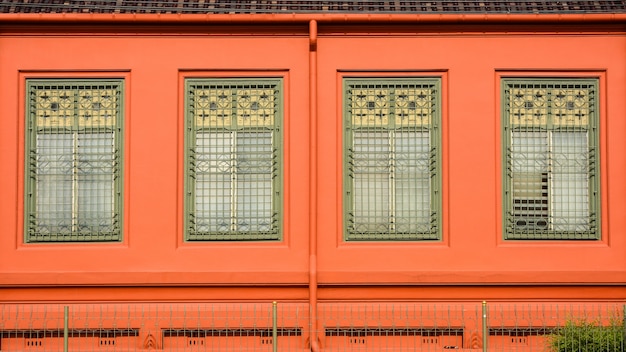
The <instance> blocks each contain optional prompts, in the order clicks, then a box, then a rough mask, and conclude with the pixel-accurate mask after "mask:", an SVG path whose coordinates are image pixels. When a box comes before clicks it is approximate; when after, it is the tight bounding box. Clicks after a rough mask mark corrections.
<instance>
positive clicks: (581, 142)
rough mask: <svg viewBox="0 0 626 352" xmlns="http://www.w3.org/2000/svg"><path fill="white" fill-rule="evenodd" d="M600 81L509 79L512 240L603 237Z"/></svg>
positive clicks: (506, 117) (507, 204)
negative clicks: (599, 109) (599, 220)
mask: <svg viewBox="0 0 626 352" xmlns="http://www.w3.org/2000/svg"><path fill="white" fill-rule="evenodd" d="M597 104H598V103H597V81H596V80H593V79H592V80H590V79H564V80H505V81H504V104H503V106H504V109H505V110H504V112H505V114H504V126H505V136H504V141H505V158H506V162H505V165H506V177H505V202H504V203H505V220H506V221H505V227H506V235H505V236H506V238H507V239H598V238H599V228H598V219H599V214H598V212H599V204H598V202H599V185H598V179H599V177H598V172H599V168H598V153H597V150H598V133H599V132H598V128H597V127H598V114H597Z"/></svg>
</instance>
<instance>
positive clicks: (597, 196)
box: [500, 76, 602, 241]
mask: <svg viewBox="0 0 626 352" xmlns="http://www.w3.org/2000/svg"><path fill="white" fill-rule="evenodd" d="M600 83H601V79H600V77H595V76H581V77H577V76H565V77H558V76H555V77H549V76H548V77H543V76H542V77H501V81H500V86H501V87H500V88H501V94H500V100H501V124H502V125H501V126H502V127H501V133H502V147H501V148H502V149H501V150H502V227H503V230H502V237H503V240H505V241H520V240H522V241H524V240H526V241H550V240H556V241H566V240H576V241H581V240H583V241H585V240H586V241H598V240H601V239H602V236H601V230H602V225H601V220H602V216H601V208H602V203H601V163H600V161H601V150H600V146H601V126H600V121H601V94H600V93H601V92H600ZM515 85H524V86H528V87H527V88H528V89H540V88H535V87H542V86H545V87H550V86H552V88H545V89H546V90H548V89H553V90H556V89H565V88H555V87H561V86H564V87H565V86H571V87H570V89H576V86H577V85H578V86H585V87H587V88H586V89H589V91H590V92H592V93H591V94H592V95H591V96H590V97H588V98H587V99H589V102H588V117H587V124H585V125H579V126H567V124H566V123H564V122H555V121H556V120H555V119H556V118H560V117H559V116H562V115H563V112H562V111H561V112H560V111H558V110H559V109H560V110H563V108H559V107H555V105H556V103H554V99H553V98H552V93H549V94H548V97H547V98H546V107H545V111H546V112H545V115H546V117H545V119H546V122H545V125H542V124H540V123H536V122H529V123H528V124H529V125H530V124H534V127H532V128H530V129H529V130H524V128H523V126H522V123H519V126H518V127H517V129H516V127H515V126H514V125H513V123H512V122H511V120H512V117H511V116H512V113H511V112H510V111H509V109H511V108H510V107H509V105H510V104H511V103H510V102H511V98H509V96H512V93H511V94H510V95H509V93H508V92H509V90H512V89H514V88H513V87H514V86H515ZM571 104H573V103H571ZM527 108H530V107H529V106H528V107H525V109H527ZM542 109H543V108H542ZM566 109H567V110H570V109H572V110H574V109H575V107H573V106H569V105H568V106H566ZM557 114H558V115H557ZM578 114H579V115H580V112H579V113H578ZM553 116H556V117H553ZM558 125H562V127H558ZM555 126H556V127H555ZM515 131H518V132H519V133H534V134H536V135H539V134H540V133H543V134H545V143H546V144H545V145H546V148H547V149H546V160H548V161H547V163H548V165H551V164H552V163H553V160H557V159H556V158H557V157H556V156H554V155H555V154H557V152H556V151H555V150H556V149H557V148H558V147H557V144H556V143H554V142H553V141H554V140H555V135H556V134H563V135H565V134H566V133H568V132H569V133H572V132H586V134H585V140H586V142H587V143H586V150H587V152H586V154H587V155H586V156H587V159H586V161H587V170H588V172H587V173H586V174H583V175H586V177H587V182H586V183H587V186H586V190H587V192H586V196H585V198H586V199H587V201H586V206H587V213H588V215H587V217H588V219H589V220H588V221H587V222H586V223H585V224H584V225H583V226H587V227H588V230H587V231H577V230H557V229H556V227H558V226H562V227H563V226H568V225H569V226H574V225H570V224H566V225H558V224H557V225H555V222H554V219H556V217H555V216H554V215H553V213H554V210H552V208H554V207H555V206H554V204H556V202H557V201H556V200H554V199H556V198H558V196H556V195H554V193H555V192H556V190H555V189H556V188H558V187H555V186H554V184H555V183H556V182H557V181H554V179H555V178H556V176H557V175H558V173H555V172H554V171H551V170H550V169H554V167H552V166H548V168H549V170H546V171H545V172H543V173H542V176H541V178H542V180H541V184H542V189H543V190H544V191H542V198H545V201H542V204H544V203H545V206H544V205H542V207H545V209H541V211H543V212H546V213H547V215H545V216H546V218H547V220H546V221H545V224H543V223H541V224H539V225H538V226H542V227H543V226H545V227H546V229H545V230H542V229H539V228H533V229H532V231H531V229H530V228H529V229H528V230H527V232H524V231H522V230H517V231H516V230H515V228H514V224H513V220H514V217H515V215H514V213H513V212H514V207H515V205H514V196H513V188H512V187H513V183H514V181H512V180H513V175H512V172H513V171H512V170H513V169H512V167H513V166H512V165H513V164H512V162H513V156H511V155H510V154H511V153H513V147H512V140H513V138H514V137H513V136H512V133H514V132H515ZM571 136H572V135H570V137H571ZM535 138H539V137H535ZM570 147H571V146H570ZM509 171H510V173H511V174H510V175H509ZM544 173H545V175H544ZM529 202H530V201H529ZM526 208H527V211H530V210H531V208H533V209H535V207H532V206H528V205H527V206H526ZM520 226H521V225H520Z"/></svg>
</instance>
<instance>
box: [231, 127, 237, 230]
mask: <svg viewBox="0 0 626 352" xmlns="http://www.w3.org/2000/svg"><path fill="white" fill-rule="evenodd" d="M230 180H231V184H230V229H231V231H233V232H236V231H237V218H238V217H237V191H238V187H237V182H238V180H237V131H232V132H231V133H230Z"/></svg>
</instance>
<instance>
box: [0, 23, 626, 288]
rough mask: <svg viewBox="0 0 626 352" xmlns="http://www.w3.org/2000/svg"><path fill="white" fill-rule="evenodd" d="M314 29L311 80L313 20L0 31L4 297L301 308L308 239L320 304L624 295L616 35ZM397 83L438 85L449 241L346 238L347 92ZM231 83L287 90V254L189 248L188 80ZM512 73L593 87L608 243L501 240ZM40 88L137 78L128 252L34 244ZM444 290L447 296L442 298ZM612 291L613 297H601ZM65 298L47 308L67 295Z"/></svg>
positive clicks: (625, 112)
mask: <svg viewBox="0 0 626 352" xmlns="http://www.w3.org/2000/svg"><path fill="white" fill-rule="evenodd" d="M513 29H514V28H513ZM319 30H320V33H319V39H318V43H317V59H318V66H317V75H315V76H314V77H310V75H309V58H310V56H309V38H308V33H307V26H306V25H302V26H296V25H293V26H289V27H284V28H278V27H263V28H262V29H261V33H260V32H259V31H258V30H257V29H253V30H241V28H238V29H236V30H234V29H231V28H229V27H220V28H217V27H216V28H211V29H205V28H201V27H191V28H185V30H184V32H183V31H182V29H181V28H178V29H177V28H174V29H172V28H171V27H167V28H166V27H158V26H157V27H150V28H148V27H140V26H138V27H131V26H128V27H124V28H121V27H120V28H118V29H117V30H116V29H115V27H113V26H111V27H104V29H103V28H98V29H97V30H96V29H95V28H91V27H89V26H85V27H79V28H76V27H73V28H72V29H71V32H72V33H67V32H68V31H69V30H68V29H67V28H63V27H54V26H53V27H49V28H48V27H43V26H42V27H21V26H14V27H6V28H4V30H3V32H1V33H0V116H1V117H2V124H1V128H0V165H1V168H2V172H1V173H0V194H1V195H2V196H1V198H0V234H1V235H0V286H2V287H5V289H6V290H7V291H6V292H14V294H13V295H12V296H11V297H13V299H17V298H19V297H30V298H28V299H33V300H34V299H37V298H38V297H39V299H46V298H45V295H46V294H49V293H50V292H58V291H54V290H58V288H48V289H45V290H44V289H42V291H38V292H39V293H37V292H32V291H29V293H25V291H20V290H21V289H20V287H28V286H46V287H52V286H55V287H59V286H61V287H68V286H77V285H78V286H82V285H88V286H96V287H91V288H88V289H87V288H86V289H84V290H83V291H82V292H83V293H81V296H80V299H88V298H89V297H95V298H96V299H105V297H110V296H107V294H106V293H105V292H108V291H107V290H113V288H111V287H113V286H127V287H132V286H156V287H160V288H158V289H157V290H160V291H159V292H161V293H159V294H155V293H154V292H155V291H151V290H146V291H145V292H144V293H143V295H142V293H141V292H143V291H141V290H142V289H141V288H137V289H136V291H133V292H134V293H133V294H132V295H131V294H128V293H127V294H126V295H125V296H124V297H127V298H128V297H131V298H132V299H142V298H146V297H149V298H155V299H162V298H163V297H170V298H172V297H173V298H177V299H178V298H181V299H184V298H185V297H188V298H194V299H195V298H198V297H202V295H203V294H206V292H205V291H194V290H201V288H198V287H205V286H207V285H208V286H211V285H218V286H222V288H221V289H220V290H222V291H219V290H217V291H212V293H211V296H210V297H211V298H213V299H217V298H224V299H228V298H231V297H233V295H234V296H237V295H241V294H240V293H237V292H239V291H237V289H236V287H234V286H237V285H247V286H256V287H258V289H257V290H256V291H255V292H256V293H254V294H252V295H251V296H249V297H248V298H251V299H253V298H254V297H256V296H255V295H258V297H267V296H271V295H275V296H279V297H284V298H289V299H306V297H307V295H308V292H307V291H306V289H305V288H306V286H307V283H308V280H309V270H310V268H309V238H310V236H316V238H317V241H318V244H319V247H318V249H317V253H318V261H317V269H318V273H319V276H318V278H319V283H320V285H321V286H324V287H326V288H327V289H328V290H327V291H326V292H327V293H325V294H324V296H322V297H321V298H325V299H333V298H345V297H347V296H350V294H347V293H346V292H345V291H342V290H345V285H353V284H354V285H359V286H362V285H368V286H377V285H386V286H388V285H398V290H397V291H384V292H383V291H380V290H381V288H378V289H373V291H370V289H363V290H361V291H355V292H357V296H358V295H362V296H363V297H365V296H368V295H369V296H370V297H371V296H376V297H380V298H385V297H391V298H393V297H395V295H401V296H402V297H407V296H415V291H410V292H406V293H400V294H398V293H397V292H403V291H402V290H405V289H406V288H404V289H403V288H400V286H402V287H406V286H411V285H415V284H418V285H428V286H429V287H431V288H429V291H421V292H422V293H420V294H419V295H421V298H432V299H437V298H438V297H442V295H443V296H445V293H444V292H445V285H462V286H466V287H468V286H475V287H478V288H475V289H467V288H466V290H467V291H466V292H467V295H468V296H467V297H469V298H473V297H478V296H480V295H483V297H484V296H485V295H491V296H494V297H499V296H500V297H501V298H507V297H509V298H510V297H515V296H516V293H515V292H514V291H512V290H508V289H503V290H502V291H499V292H501V293H497V294H483V292H484V288H481V287H480V285H482V284H485V283H487V284H490V285H504V284H522V285H533V287H535V288H536V287H540V288H541V290H543V291H542V293H541V294H540V295H539V296H541V297H551V296H556V295H558V294H559V292H563V291H559V290H562V289H560V288H558V287H562V286H565V285H569V284H582V285H587V286H586V287H585V288H584V290H587V291H585V292H587V293H585V294H584V295H583V296H584V297H597V298H602V297H604V298H618V297H626V295H625V294H624V291H623V288H622V287H623V286H622V285H623V284H624V282H626V256H625V255H624V253H626V236H624V234H625V233H626V219H625V217H624V216H623V214H625V213H626V182H624V180H625V179H626V154H625V153H624V152H623V151H624V150H626V119H625V118H624V116H626V99H625V98H624V97H626V84H625V82H626V50H625V49H626V35H624V33H623V32H621V31H617V30H615V29H613V30H611V31H607V30H603V31H600V30H595V29H594V30H591V29H590V30H589V31H588V32H581V31H579V30H575V29H571V28H569V29H567V31H565V32H558V31H554V30H551V29H550V28H541V32H538V31H537V29H533V30H529V29H528V28H524V29H523V30H519V31H515V30H513V31H511V28H509V27H506V28H504V27H502V28H496V29H494V28H491V29H489V30H486V29H485V30H481V29H480V28H478V29H477V28H475V27H472V28H471V29H470V28H463V27H455V28H451V29H449V30H447V31H446V29H445V28H442V29H437V28H435V29H433V28H430V29H429V30H428V31H427V32H419V31H417V30H416V29H415V28H414V27H409V26H404V27H393V30H392V31H390V30H389V29H387V33H386V32H385V31H381V30H376V32H375V33H368V31H370V29H369V28H368V27H353V26H349V25H345V26H338V25H333V26H327V27H324V25H323V24H321V25H320V29H319ZM246 31H247V32H246ZM255 31H256V32H255ZM388 32H393V34H390V33H388ZM388 75H392V76H406V75H409V76H423V75H428V76H436V77H441V79H442V86H443V96H442V100H443V122H442V127H443V140H442V150H443V165H442V166H443V240H442V241H441V242H435V243H422V242H414V243H407V242H402V243H346V242H343V241H342V234H341V221H342V210H341V194H342V193H341V187H342V178H341V166H342V161H341V111H342V110H341V99H342V96H341V91H340V86H341V81H342V79H343V78H344V77H354V76H388ZM226 76H261V77H264V76H271V77H282V78H283V79H284V83H285V91H284V92H285V107H284V121H285V124H284V129H283V132H284V153H285V154H284V155H285V158H284V193H283V194H284V217H283V218H284V241H282V242H280V243H185V242H184V241H183V240H182V204H183V199H182V197H183V195H182V189H183V188H182V187H183V185H182V179H183V178H182V175H183V171H182V168H183V160H182V157H183V130H182V123H183V104H182V100H183V80H184V79H185V78H186V77H226ZM505 76H551V77H553V76H567V77H570V76H575V77H580V76H584V77H598V78H599V82H600V94H599V96H600V114H601V115H600V122H601V123H600V125H601V132H600V134H601V140H600V149H601V152H600V153H601V190H602V195H601V205H602V209H601V211H602V219H601V221H602V222H601V223H602V240H600V241H593V242H574V241H554V242H523V241H522V242H504V241H503V240H502V229H501V228H502V221H501V217H502V211H501V206H500V204H501V183H500V182H501V167H502V165H501V155H500V154H501V146H500V116H499V111H500V110H499V96H500V91H499V79H500V78H501V77H505ZM35 77H58V78H67V77H121V78H124V79H125V80H126V92H125V93H126V96H125V98H126V105H125V152H124V153H125V158H124V240H123V242H122V243H113V244H108V243H101V244H24V243H23V240H22V238H23V225H22V224H23V207H24V205H23V203H24V202H23V184H24V181H23V179H24V172H23V169H24V157H23V155H24V149H23V142H24V105H25V102H24V82H25V80H26V79H28V78H35ZM311 79H314V80H316V81H317V87H318V90H317V95H318V104H317V111H318V114H317V116H310V114H309V111H310V107H309V98H310V92H309V86H310V80H311ZM311 126H313V127H311ZM311 128H316V130H315V131H312V130H311ZM313 132H316V134H317V136H318V139H317V140H316V142H317V146H318V149H317V150H316V153H317V162H313V161H312V160H311V159H310V155H311V152H310V150H309V145H310V142H311V141H310V139H309V136H310V135H311V133H313ZM311 173H314V175H315V176H316V180H317V182H316V184H315V187H313V189H317V194H316V197H317V207H316V209H309V200H310V194H309V190H310V188H311V184H310V182H309V181H310V176H311ZM312 211H313V212H312ZM311 214H315V216H316V218H315V220H316V221H317V224H316V225H317V227H316V228H317V233H310V231H309V229H310V226H309V221H310V219H311V218H310V215H311ZM442 284H443V285H444V288H441V287H439V286H440V285H442ZM546 284H547V285H556V286H555V288H554V289H552V288H550V287H551V286H546ZM607 285H608V286H611V288H610V289H608V290H604V287H606V286H607ZM97 286H103V288H102V289H98V288H97ZM104 286H107V287H104ZM179 286H185V287H187V290H188V291H185V292H187V293H181V291H178V292H177V293H174V292H173V290H175V289H174V287H179ZM190 286H193V288H189V287H190ZM434 286H437V287H438V288H437V287H436V288H433V287H434ZM228 287H231V288H228ZM272 287H274V288H272ZM381 287H382V286H381ZM525 287H530V286H525ZM11 290H14V291H11ZM46 290H47V291H46ZM263 290H269V291H270V292H271V293H263ZM376 290H379V291H376ZM524 290H526V291H524V292H528V291H530V290H531V289H528V288H525V289H524ZM551 290H553V291H551ZM584 290H583V291H584ZM62 292H63V293H57V295H56V296H53V297H61V296H63V294H68V293H70V290H64V291H62ZM168 292H169V293H168ZM194 292H196V293H194ZM220 292H221V293H220ZM372 292H377V293H372ZM392 292H396V293H392ZM424 292H426V293H424ZM507 292H508V293H507ZM567 292H569V293H568V294H569V295H574V296H576V295H577V294H578V295H581V294H580V293H572V292H571V291H567ZM603 292H604V293H603ZM518 294H519V291H518ZM112 295H113V296H115V295H116V294H115V293H112ZM585 295H586V296H585ZM122 296H123V295H122ZM116 297H117V296H116ZM451 297H457V296H451ZM358 298H359V297H351V299H358Z"/></svg>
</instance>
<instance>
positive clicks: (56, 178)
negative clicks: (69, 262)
mask: <svg viewBox="0 0 626 352" xmlns="http://www.w3.org/2000/svg"><path fill="white" fill-rule="evenodd" d="M26 87H27V88H26V93H27V98H26V162H25V166H26V182H25V195H26V201H25V211H26V214H25V228H26V236H25V240H26V242H89V241H119V240H120V239H121V236H122V230H121V223H122V221H121V216H122V215H121V207H122V169H121V168H122V162H121V161H122V145H123V138H122V120H123V119H122V117H123V116H122V111H123V109H122V106H123V104H122V102H123V98H122V93H123V81H121V80H105V79H94V80H48V79H41V80H35V79H32V80H28V81H27V85H26Z"/></svg>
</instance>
